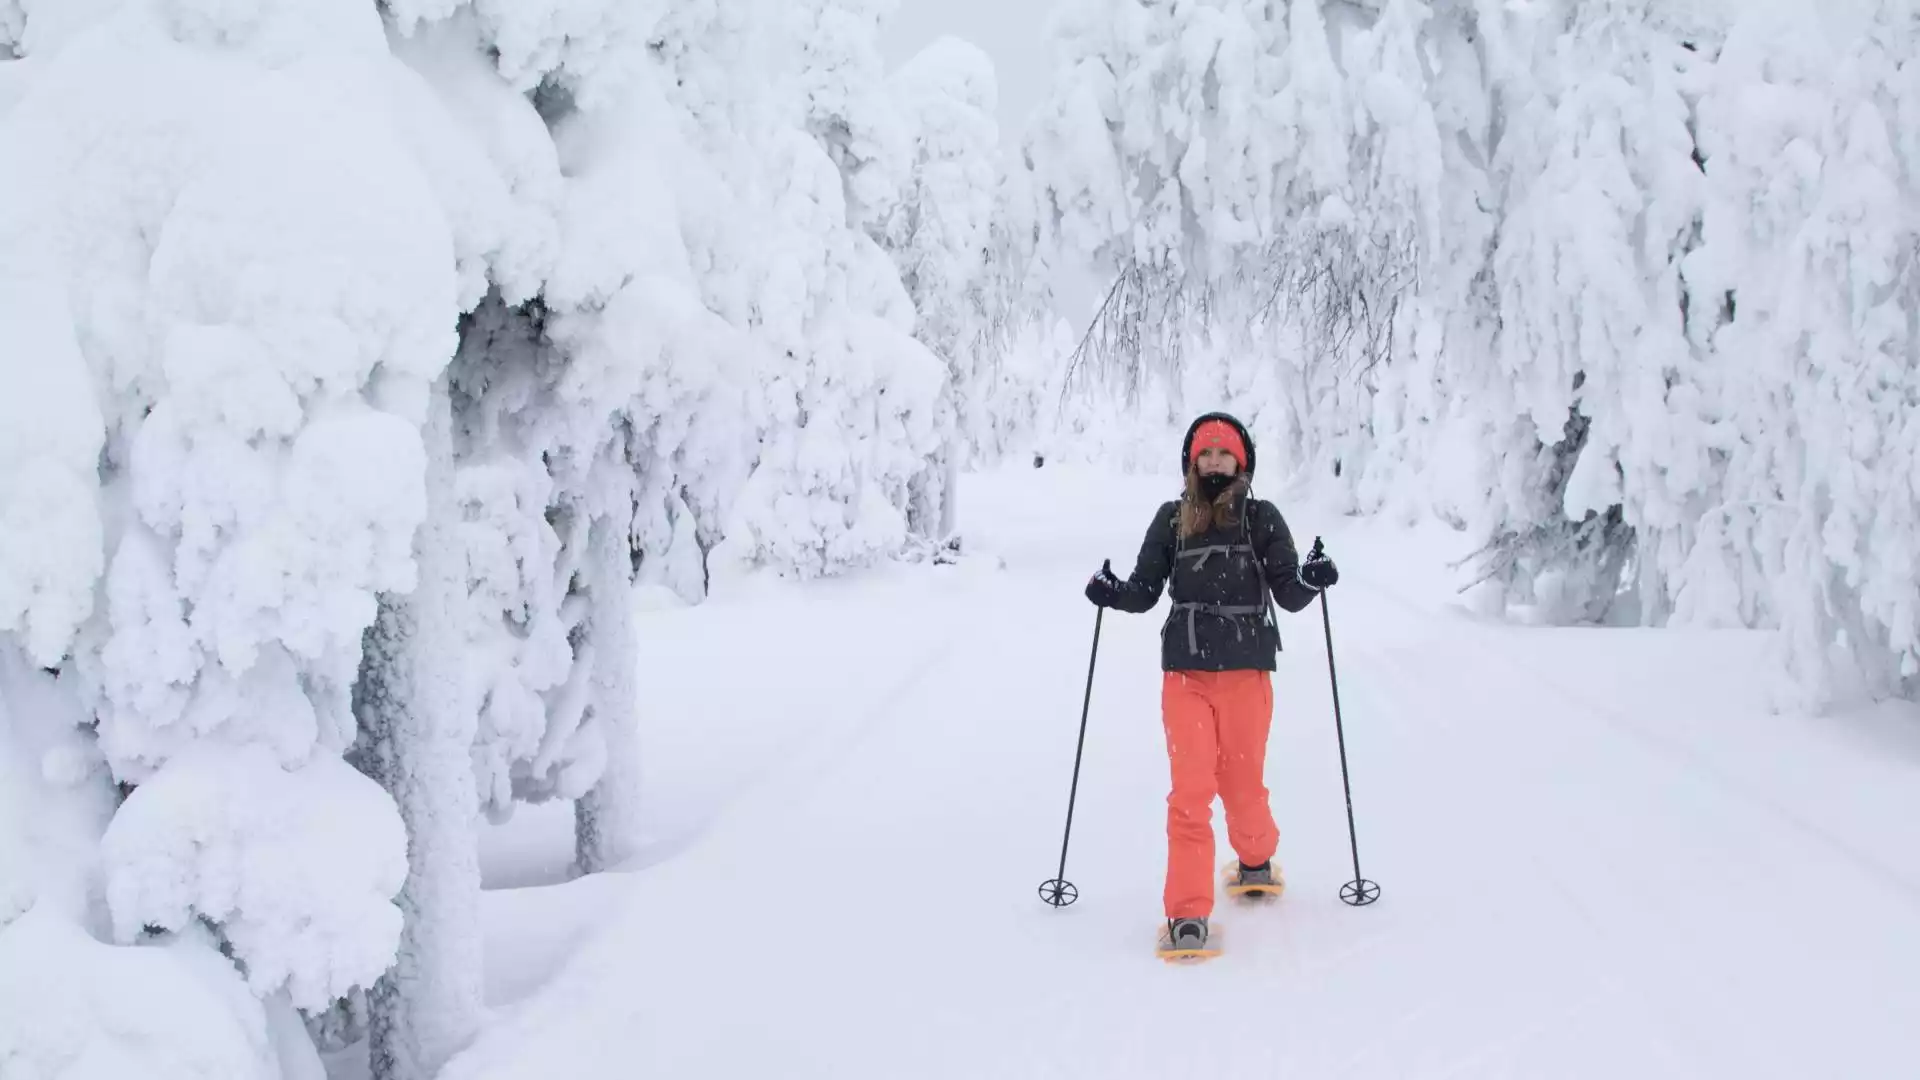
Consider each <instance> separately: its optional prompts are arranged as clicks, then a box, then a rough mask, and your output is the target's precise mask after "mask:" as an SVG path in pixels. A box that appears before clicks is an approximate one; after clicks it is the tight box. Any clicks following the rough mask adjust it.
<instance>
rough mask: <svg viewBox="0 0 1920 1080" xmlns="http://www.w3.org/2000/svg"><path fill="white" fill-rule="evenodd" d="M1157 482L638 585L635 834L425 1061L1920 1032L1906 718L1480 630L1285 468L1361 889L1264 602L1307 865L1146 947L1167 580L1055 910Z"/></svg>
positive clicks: (919, 1070) (1443, 559) (1377, 1056)
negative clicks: (901, 563)
mask: <svg viewBox="0 0 1920 1080" xmlns="http://www.w3.org/2000/svg"><path fill="white" fill-rule="evenodd" d="M1165 488H1166V481H1165V480H1164V479H1156V478H1151V477H1136V478H1116V477H1112V476H1108V475H1104V474H1101V473H1099V472H1095V471H1090V470H1087V469H1083V468H1077V467H1059V466H1055V465H1049V466H1048V467H1046V468H1044V469H1040V470H1037V471H1036V470H1032V469H1026V468H1022V469H1017V470H1008V471H1005V472H999V473H992V474H986V475H978V474H968V475H966V476H964V477H963V478H962V488H961V498H962V499H963V501H964V503H965V505H966V507H967V513H968V515H969V517H968V521H969V529H968V537H969V543H970V544H973V545H975V546H976V551H977V552H978V553H977V554H975V555H974V556H972V557H970V558H968V559H966V560H964V561H963V562H962V563H960V564H959V565H957V566H950V567H939V568H929V567H925V566H920V567H910V568H909V567H895V568H891V569H886V570H880V571H874V572H870V573H867V574H864V575H860V576H857V577H853V578H849V579H840V580H828V581H815V582H811V583H806V584H792V583H777V582H770V581H767V580H765V579H764V578H763V577H761V576H753V577H747V578H742V577H738V576H735V577H728V578H717V579H716V581H715V583H714V593H713V596H712V598H711V599H710V600H709V601H708V602H706V603H705V604H702V605H699V606H696V607H691V608H664V609H657V610H643V611H642V612H641V613H640V615H639V622H638V631H637V632H638V636H639V642H638V644H639V648H640V651H641V658H640V665H641V671H640V675H641V682H642V684H643V685H645V686H647V687H649V688H650V693H649V695H648V707H647V708H646V709H645V710H644V716H643V719H642V730H641V733H640V734H641V742H642V745H643V746H644V748H645V753H646V757H645V760H644V763H643V776H644V782H645V784H646V792H647V799H648V804H647V810H648V822H649V826H650V829H651V839H650V844H649V846H648V847H647V848H646V849H645V850H644V851H643V852H642V853H641V855H640V857H639V858H638V859H636V860H635V861H634V863H633V864H632V865H631V866H630V870H631V871H632V872H631V873H629V874H626V875H605V876H602V877H599V878H590V879H584V880H581V881H576V882H572V883H569V884H567V885H563V886H558V887H552V888H520V889H508V890H504V891H498V892H494V893H491V894H489V897H488V901H489V919H488V922H489V926H490V933H489V943H488V949H489V986H490V994H491V996H492V998H493V1005H494V1007H495V1009H496V1010H497V1015H496V1019H495V1021H494V1022H493V1023H492V1024H491V1025H490V1027H489V1029H488V1030H487V1031H486V1033H485V1034H483V1035H482V1036H481V1038H480V1039H479V1040H478V1041H477V1042H476V1043H475V1044H474V1045H473V1046H471V1047H470V1048H469V1049H468V1050H467V1051H466V1052H465V1053H463V1054H461V1055H460V1056H458V1057H456V1058H455V1059H454V1061H453V1062H452V1063H451V1064H450V1065H449V1066H448V1068H447V1070H446V1071H445V1073H444V1074H443V1075H444V1076H445V1077H446V1080H522V1078H528V1080H530V1078H534V1077H545V1076H555V1075H565V1076H568V1077H574V1078H579V1080H590V1078H594V1077H630V1076H635V1075H663V1076H684V1077H709V1076H711V1077H720V1076H727V1077H735V1076H766V1075H778V1076H782V1077H810V1076H823V1077H824V1076H833V1077H867V1076H872V1077H882V1076H885V1077H893V1076H900V1075H912V1076H916V1077H935V1076H955V1077H962V1076H964V1077H979V1076H1019V1077H1054V1076H1059V1077H1089V1076H1099V1077H1134V1076H1138V1077H1170V1076H1207V1075H1229V1074H1231V1073H1233V1072H1235V1071H1237V1070H1241V1069H1244V1068H1245V1067H1246V1064H1247V1062H1248V1061H1249V1059H1250V1056H1251V1059H1252V1060H1254V1061H1255V1062H1256V1068H1257V1071H1258V1072H1259V1073H1260V1074H1261V1075H1274V1074H1279V1075H1297V1076H1343V1077H1407V1076H1423V1077H1427V1076H1432V1077H1437V1076H1474V1077H1491V1076H1525V1077H1540V1076H1553V1077H1556V1078H1563V1077H1574V1078H1579V1077H1593V1078H1596V1080H1597V1078H1606V1080H1618V1078H1619V1077H1623V1076H1632V1077H1636V1078H1640V1077H1668V1076H1671V1077H1681V1076H1686V1077H1699V1076H1739V1077H1743V1078H1745V1077H1756V1078H1757V1077H1783V1078H1784V1077H1805V1076H1810V1075H1818V1076H1890V1075H1895V1074H1897V1073H1899V1072H1900V1071H1901V1069H1902V1068H1904V1063H1906V1062H1910V1061H1912V1060H1914V1058H1915V1055H1916V1054H1917V1053H1920V1034H1917V1033H1916V1029H1915V1028H1913V1026H1912V1024H1911V1017H1912V1016H1913V1015H1915V1010H1916V1009H1917V1008H1920V982H1916V980H1915V979H1914V978H1913V972H1914V971H1915V970H1920V848H1916V847H1915V845H1913V844H1912V843H1911V822H1912V821H1914V820H1916V815H1917V814H1920V786H1916V785H1914V784H1913V782H1912V777H1913V774H1914V770H1915V769H1916V768H1920V712H1917V711H1916V710H1915V709H1914V708H1913V707H1912V706H1908V705H1887V706H1883V707H1882V708H1880V709H1879V710H1876V711H1869V712H1858V713H1849V714H1844V715H1839V716H1830V717H1826V718H1821V719H1814V718H1812V717H1807V716H1800V715H1793V714H1784V713H1774V712H1772V711H1770V710H1769V706H1768V699H1767V697H1766V695H1765V692H1764V690H1763V689H1762V687H1763V685H1764V681H1765V680H1764V679H1762V678H1760V675H1761V674H1762V673H1763V670H1764V668H1765V667H1766V666H1767V665H1768V664H1770V663H1771V662H1772V660H1771V658H1770V656H1771V654H1770V653H1769V652H1768V648H1767V642H1766V639H1765V636H1764V635H1763V634H1762V633H1760V632H1755V631H1745V630H1711V631H1708V630H1650V629H1591V628H1588V629H1565V628H1544V627H1526V626H1517V625H1513V624H1510V623H1504V622H1492V621H1486V620H1483V619H1481V618H1479V617H1477V616H1475V615H1473V614H1471V613H1470V612H1469V611H1468V610H1467V609H1465V608H1464V607H1463V606H1462V605H1461V604H1460V602H1459V601H1458V598H1457V597H1456V596H1455V595H1454V593H1453V586H1452V579H1451V578H1450V577H1449V575H1448V572H1447V571H1446V569H1445V566H1446V563H1447V562H1448V561H1449V560H1450V559H1452V558H1455V557H1457V556H1458V555H1459V554H1460V553H1461V549H1462V548H1464V547H1465V545H1466V544H1467V543H1468V541H1467V540H1466V539H1465V537H1464V536H1463V535H1462V534H1457V533H1453V532H1451V531H1449V530H1447V529H1446V528H1444V527H1442V526H1436V525H1422V526H1413V527H1409V526H1401V525H1397V524H1392V523H1388V522H1385V521H1378V520H1376V521H1370V522H1357V521H1354V520H1352V519H1342V518H1340V517H1338V516H1336V515H1334V514H1332V513H1330V512H1328V511H1327V510H1326V509H1324V508H1322V507H1319V506H1316V505H1314V504H1313V503H1312V502H1308V501H1302V500H1297V499H1292V498H1288V497H1286V496H1285V495H1281V496H1278V498H1277V501H1278V502H1279V504H1280V505H1281V507H1282V509H1283V511H1284V512H1286V513H1287V514H1288V516H1289V520H1290V522H1291V523H1292V525H1293V528H1294V530H1295V532H1296V537H1297V539H1298V541H1299V542H1300V544H1301V545H1302V547H1303V548H1304V547H1305V546H1307V545H1310V544H1311V543H1312V541H1313V538H1314V536H1316V535H1319V534H1325V535H1326V537H1327V544H1328V549H1329V551H1330V553H1331V554H1332V555H1333V556H1334V557H1335V558H1336V560H1338V562H1339V564H1340V566H1341V569H1342V572H1343V575H1344V576H1343V580H1342V581H1341V583H1340V584H1339V585H1338V586H1337V587H1336V588H1335V589H1334V590H1332V591H1331V592H1330V593H1329V595H1328V602H1329V611H1328V614H1330V615H1331V622H1332V627H1333V633H1334V644H1335V649H1336V658H1337V661H1338V664H1339V667H1338V673H1339V678H1340V684H1339V687H1340V694H1341V704H1342V708H1343V710H1344V718H1345V727H1346V741H1347V752H1348V755H1349V763H1350V765H1351V769H1352V778H1353V798H1354V803H1353V805H1354V808H1355V812H1356V814H1357V825H1358V837H1359V843H1360V855H1361V859H1362V864H1363V869H1364V871H1365V873H1366V876H1367V877H1368V878H1370V879H1372V880H1375V881H1377V882H1378V883H1380V885H1381V886H1382V887H1383V894H1382V898H1381V900H1380V902H1379V903H1378V904H1376V905H1374V906H1372V907H1369V908H1364V909H1354V908H1349V907H1347V906H1345V905H1344V904H1342V903H1341V902H1340V900H1339V899H1338V893H1339V889H1340V886H1341V885H1342V884H1343V883H1344V882H1346V881H1347V880H1349V879H1350V878H1351V877H1352V876H1353V870H1352V865H1351V856H1350V854H1349V849H1348V834H1347V822H1346V819H1345V816H1344V813H1343V802H1342V793H1341V776H1340V759H1339V755H1338V749H1337V745H1336V737H1335V728H1334V723H1333V712H1332V700H1331V695H1330V687H1329V680H1328V671H1327V656H1326V652H1325V642H1324V635H1323V632H1322V629H1321V614H1320V610H1319V608H1318V607H1314V608H1309V609H1308V610H1307V611H1306V612H1303V613H1301V614H1299V615H1296V616H1291V617H1286V616H1283V618H1285V622H1284V623H1283V633H1284V636H1285V642H1286V651H1285V652H1284V654H1283V655H1282V659H1281V664H1280V671H1279V672H1278V674H1277V676H1276V691H1277V692H1276V695H1275V696H1276V701H1277V705H1276V716H1275V726H1274V734H1273V739H1272V743H1271V747H1270V752H1269V758H1268V777H1269V785H1270V786H1271V788H1272V789H1273V803H1274V809H1275V813H1276V816H1277V817H1278V819H1279V822H1280V826H1281V848H1280V853H1279V860H1280V863H1281V865H1282V867H1283V869H1284V871H1285V873H1286V876H1287V878H1288V882H1289V891H1288V893H1287V895H1286V897H1285V898H1284V899H1283V900H1282V901H1280V903H1279V904H1278V905H1276V906H1274V907H1271V908H1263V909H1242V908H1239V907H1237V906H1234V905H1233V904H1231V903H1229V902H1226V901H1224V900H1223V901H1222V903H1221V904H1220V906H1219V907H1218V908H1217V909H1216V922H1217V924H1218V925H1219V926H1220V927H1221V929H1222V931H1223V940H1224V942H1225V945H1226V954H1225V955H1224V956H1223V957H1222V958H1220V959H1218V960H1216V961H1213V962H1212V963H1210V964H1208V965H1204V966H1200V967H1193V968H1179V967H1168V966H1166V965H1163V964H1162V963H1161V962H1160V961H1159V960H1157V959H1156V958H1155V957H1154V956H1153V955H1152V952H1151V949H1152V941H1153V934H1154V932H1155V929H1156V927H1157V925H1158V923H1159V919H1160V889H1161V884H1162V871H1163V860H1164V832H1163V829H1164V813H1165V811H1164V805H1165V804H1164V797H1165V794H1166V790H1165V789H1166V782H1167V779H1166V777H1167V766H1166V755H1165V750H1164V745H1163V737H1162V734H1161V730H1160V725H1159V722H1158V712H1159V694H1158V686H1159V671H1158V628H1159V624H1160V621H1161V619H1162V618H1164V614H1165V607H1164V601H1163V605H1162V607H1161V608H1160V609H1159V610H1158V611H1156V612H1155V613H1153V614H1150V615H1147V616H1141V617H1129V616H1124V615H1120V614H1115V613H1109V614H1108V615H1107V616H1106V617H1105V618H1104V620H1103V623H1102V627H1101V638H1100V647H1099V654H1098V660H1097V665H1096V667H1095V682H1094V687H1093V692H1092V706H1091V716H1090V718H1089V721H1088V725H1087V738H1086V752H1085V760H1084V762H1083V765H1082V774H1081V779H1080V788H1079V797H1078V804H1077V808H1076V811H1075V816H1074V831H1073V841H1072V847H1071V850H1070V852H1069V857H1068V861H1067V867H1066V876H1067V877H1068V879H1070V880H1071V881H1073V882H1074V883H1075V884H1076V885H1077V886H1078V888H1079V890H1080V894H1081V898H1080V900H1079V902H1078V903H1077V904H1075V905H1074V906H1072V907H1070V908H1067V909H1065V910H1060V911H1056V910H1053V909H1051V908H1049V907H1047V906H1046V905H1045V904H1043V903H1042V902H1041V901H1040V900H1039V898H1038V896H1037V895H1036V889H1037V887H1038V885H1039V884H1040V882H1041V881H1042V880H1044V879H1046V878H1050V877H1052V876H1053V875H1054V873H1055V870H1056V868H1057V861H1058V859H1059V857H1060V840H1061V834H1060V830H1061V826H1062V824H1063V820H1064V814H1065V811H1066V802H1067V787H1068V782H1069V779H1070V775H1071V770H1072V766H1073V760H1074V743H1075V735H1076V730H1077V726H1078V723H1079V717H1080V709H1081V702H1082V694H1083V692H1084V691H1085V683H1084V680H1085V678H1086V675H1087V662H1088V649H1089V644H1090V635H1091V633H1092V631H1093V628H1094V624H1095V619H1094V613H1093V609H1092V608H1091V607H1090V606H1089V605H1088V604H1087V603H1086V601H1085V600H1084V598H1082V596H1081V594H1080V587H1081V583H1082V582H1083V581H1084V579H1085V576H1086V574H1087V573H1088V572H1089V571H1090V569H1091V568H1094V567H1097V566H1098V565H1099V562H1100V560H1101V559H1102V558H1106V557H1112V558H1114V561H1115V565H1116V567H1117V568H1119V569H1123V570H1124V569H1125V568H1127V567H1128V566H1130V565H1131V562H1132V557H1133V552H1134V550H1135V548H1136V546H1137V544H1138V543H1139V539H1140V536H1139V534H1140V530H1141V528H1142V527H1143V523H1144V522H1145V520H1146V517H1147V514H1148V511H1149V510H1150V508H1151V506H1152V505H1153V504H1154V502H1155V501H1156V500H1158V499H1160V498H1162V497H1163V496H1164V495H1165V490H1164V489H1165ZM1268 494H1269V497H1275V496H1274V493H1272V492H1269V493H1268ZM1215 821H1216V827H1217V826H1218V822H1219V818H1218V815H1217V814H1216V817H1215ZM536 822H538V823H539V828H540V829H541V830H545V829H547V828H549V827H550V828H551V830H552V831H551V833H549V834H545V835H536V833H535V832H532V831H529V830H530V829H532V827H533V826H534V824H535V823H536ZM568 825H569V822H568V819H567V817H566V816H565V815H562V814H559V813H553V814H548V815H543V816H541V817H539V818H534V817H532V816H527V817H524V818H523V819H521V820H520V821H518V822H517V823H516V824H515V825H514V826H513V827H512V831H511V833H510V834H502V835H496V836H494V837H491V838H490V839H489V841H488V843H487V845H486V850H488V851H489V852H490V853H492V855H493V858H494V865H492V866H490V867H489V876H490V878H491V879H492V880H494V881H496V882H508V881H513V882H531V881H536V880H538V877H539V875H537V874H533V873H528V872H526V871H527V869H528V867H529V866H530V864H531V863H533V862H534V861H536V860H539V859H542V858H544V859H545V860H546V861H547V862H549V863H550V864H552V865H554V866H556V867H557V866H560V865H563V863H564V859H562V858H558V857H556V856H557V854H558V853H559V852H562V851H564V850H565V848H566V847H567V845H568V844H569V843H570V837H569V836H568V835H567V829H568ZM543 846H544V847H545V848H549V849H551V853H549V854H548V855H546V856H542V855H541V854H540V850H541V848H542V847H543ZM1230 857H1231V855H1230V852H1229V851H1228V850H1227V848H1226V846H1225V841H1224V837H1222V839H1221V840H1220V843H1219V849H1218V858H1219V859H1220V860H1221V861H1224V860H1226V859H1228V858H1230ZM502 859H504V860H506V863H504V864H503V863H502V862H501V861H500V860H502ZM623 878H624V880H621V879H623ZM609 880H613V881H617V882H618V884H617V885H609V884H607V882H608V881H609ZM589 886H591V888H588V887H589ZM589 910H591V911H592V915H591V916H588V915H587V914H586V913H587V912H588V911H589ZM589 917H590V918H591V919H592V923H593V926H594V928H593V929H592V930H590V931H585V932H583V931H581V930H580V929H579V928H580V927H581V926H582V925H583V921H582V920H583V919H585V918H589ZM576 941H577V943H578V944H577V947H573V948H572V951H571V956H570V957H568V958H566V959H564V960H562V959H560V956H561V955H562V954H563V953H565V952H566V951H567V950H568V949H569V947H570V946H573V944H574V943H575V942H576ZM549 970H551V971H552V972H553V974H552V977H551V979H550V980H549V979H546V978H545V976H546V974H547V972H548V971H549ZM543 982H544V985H540V986H539V988H538V989H537V990H533V989H532V987H534V986H535V985H536V984H541V983H543ZM343 1075H353V1073H352V1072H351V1070H350V1069H347V1068H345V1067H341V1068H338V1069H336V1076H343Z"/></svg>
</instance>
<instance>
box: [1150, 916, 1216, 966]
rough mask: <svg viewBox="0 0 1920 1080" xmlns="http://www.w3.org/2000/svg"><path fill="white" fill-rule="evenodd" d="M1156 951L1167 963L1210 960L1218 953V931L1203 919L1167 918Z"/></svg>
mask: <svg viewBox="0 0 1920 1080" xmlns="http://www.w3.org/2000/svg"><path fill="white" fill-rule="evenodd" d="M1158 952H1159V954H1160V959H1162V960H1165V961H1167V962H1168V963H1177V962H1194V961H1200V960H1211V959H1213V958H1214V957H1216V956H1219V955H1220V931H1219V929H1218V928H1213V927H1209V926H1208V925H1207V920H1205V919H1168V920H1167V924H1166V925H1165V926H1164V927H1162V928H1161V930H1160V945H1159V949H1158Z"/></svg>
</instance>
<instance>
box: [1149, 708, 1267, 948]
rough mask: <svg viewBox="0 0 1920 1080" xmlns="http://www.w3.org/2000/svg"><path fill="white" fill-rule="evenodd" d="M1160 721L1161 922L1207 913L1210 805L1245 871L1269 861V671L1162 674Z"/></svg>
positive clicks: (1210, 895) (1210, 905)
mask: <svg viewBox="0 0 1920 1080" xmlns="http://www.w3.org/2000/svg"><path fill="white" fill-rule="evenodd" d="M1160 712H1161V720H1162V722H1163V723H1165V725H1166V729H1167V759H1168V762H1169V764H1170V765H1171V766H1172V773H1173V790H1172V791H1171V792H1170V793H1169V794H1168V795H1167V888H1166V897H1165V899H1166V907H1167V918H1169V919H1185V918H1198V917H1203V916H1207V915H1211V914H1212V913H1213V878H1214V865H1213V800H1214V797H1215V796H1218V797H1219V799H1220V802H1221V805H1222V806H1223V807H1224V809H1225V810H1226V817H1227V840H1228V842H1229V843H1231V844H1232V845H1233V850H1234V854H1236V855H1238V856H1239V858H1240V861H1241V862H1242V863H1245V864H1246V865H1248V866H1258V865H1260V864H1261V863H1263V862H1266V861H1267V860H1268V859H1271V858H1272V857H1273V852H1274V849H1275V848H1276V847H1278V846H1279V843H1280V831H1279V829H1277V828H1276V827H1275V826H1274V823H1273V809H1272V807H1270V806H1269V805H1268V804H1267V787H1266V762H1267V733H1268V732H1269V731H1270V730H1271V729H1272V726H1273V673H1272V672H1270V671H1169V672H1167V673H1166V676H1165V678H1164V679H1163V680H1162V682H1161V689H1160Z"/></svg>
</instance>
